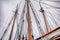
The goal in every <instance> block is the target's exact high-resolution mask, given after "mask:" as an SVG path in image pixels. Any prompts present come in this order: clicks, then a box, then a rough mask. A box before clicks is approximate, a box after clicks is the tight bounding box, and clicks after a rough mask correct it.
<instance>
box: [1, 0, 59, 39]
mask: <svg viewBox="0 0 60 40" xmlns="http://www.w3.org/2000/svg"><path fill="white" fill-rule="evenodd" d="M28 4H29V9H30V22H31V33H32V35H33V36H34V39H37V38H38V37H41V36H42V35H44V34H46V33H47V32H50V31H51V30H53V29H55V28H57V27H59V26H60V0H28ZM16 5H18V7H17V6H16ZM17 8H18V11H17V12H16V13H17V16H16V18H15V11H16V10H17ZM27 17H28V15H27V6H26V0H0V40H9V38H10V35H11V32H12V36H11V40H19V36H18V35H20V39H22V37H23V36H24V39H26V38H27V37H28V19H27ZM14 19H15V21H14ZM13 22H14V27H13V31H11V30H12V25H13ZM27 39H28V38H27Z"/></svg>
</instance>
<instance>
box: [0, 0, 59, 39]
mask: <svg viewBox="0 0 60 40" xmlns="http://www.w3.org/2000/svg"><path fill="white" fill-rule="evenodd" d="M20 1H21V0H0V32H1V30H2V29H3V27H5V26H7V24H8V23H9V21H10V20H11V18H12V16H13V15H14V12H13V11H15V9H16V5H17V4H19V5H20ZM38 1H39V0H37V2H38ZM44 1H45V3H47V4H49V5H52V6H55V7H60V5H59V4H60V3H56V2H51V1H52V0H49V1H50V2H48V1H46V0H43V1H42V2H44ZM53 1H54V0H53ZM55 1H56V0H55ZM58 1H59V0H58ZM31 2H32V3H33V4H34V5H33V6H34V8H35V9H36V10H37V13H38V14H36V16H37V18H38V20H39V22H40V23H41V26H42V29H43V30H44V26H45V25H44V21H43V16H42V13H40V12H39V10H40V6H39V4H38V3H37V2H36V1H34V0H31ZM56 5H57V6H56ZM23 6H24V0H22V3H21V5H20V7H19V11H18V13H19V18H20V17H21V13H22V9H23ZM46 6H47V5H44V4H42V7H43V8H44V10H46V11H48V10H47V9H46ZM47 7H48V9H49V11H50V12H51V13H52V15H53V14H54V15H53V16H54V17H55V18H56V21H57V23H58V24H60V23H59V21H60V19H59V16H58V14H59V12H60V10H59V9H56V10H57V11H56V10H55V8H51V7H50V6H47ZM53 10H54V11H53ZM58 11H59V12H58ZM30 12H31V18H32V20H31V21H32V22H33V23H32V26H33V27H32V29H33V28H34V30H33V34H34V35H35V37H36V38H37V36H38V35H39V31H38V30H37V25H36V22H35V19H34V16H33V14H32V11H31V10H30ZM49 14H50V13H47V12H46V17H47V20H48V22H49V23H51V24H52V25H53V27H54V26H56V25H55V23H54V22H52V21H51V19H50V17H51V15H49ZM59 15H60V14H59ZM38 16H39V17H38ZM51 18H52V17H51ZM58 19H59V20H58ZM33 20H34V21H33ZM51 24H49V25H50V26H51ZM51 28H52V27H51ZM15 29H16V28H15ZM15 29H14V30H15ZM45 31H46V30H44V32H45ZM14 32H16V31H14ZM36 33H37V34H38V35H36ZM0 35H1V34H0ZM6 35H7V34H6ZM7 37H8V36H7ZM7 40H8V39H7Z"/></svg>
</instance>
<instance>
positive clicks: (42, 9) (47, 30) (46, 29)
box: [39, 2, 49, 32]
mask: <svg viewBox="0 0 60 40" xmlns="http://www.w3.org/2000/svg"><path fill="white" fill-rule="evenodd" d="M39 4H40V2H39ZM40 8H41V11H40V12H42V14H43V17H44V22H45V25H46V30H47V32H49V30H48V26H47V21H46V17H45V14H44V10H43V8H42V7H41V4H40Z"/></svg>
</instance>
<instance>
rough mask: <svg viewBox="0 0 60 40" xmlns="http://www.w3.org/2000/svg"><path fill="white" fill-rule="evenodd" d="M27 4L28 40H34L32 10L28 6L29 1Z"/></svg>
mask: <svg viewBox="0 0 60 40" xmlns="http://www.w3.org/2000/svg"><path fill="white" fill-rule="evenodd" d="M26 4H27V13H28V40H32V34H31V23H30V9H29V5H28V0H26Z"/></svg>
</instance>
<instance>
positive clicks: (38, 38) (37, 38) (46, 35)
mask: <svg viewBox="0 0 60 40" xmlns="http://www.w3.org/2000/svg"><path fill="white" fill-rule="evenodd" d="M58 29H60V27H57V28H55V29H53V30H51V31H50V32H47V33H46V34H44V35H42V36H41V37H39V38H37V39H41V38H43V37H45V36H47V35H49V34H51V33H53V32H55V31H56V30H58ZM37 39H36V40H37Z"/></svg>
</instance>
